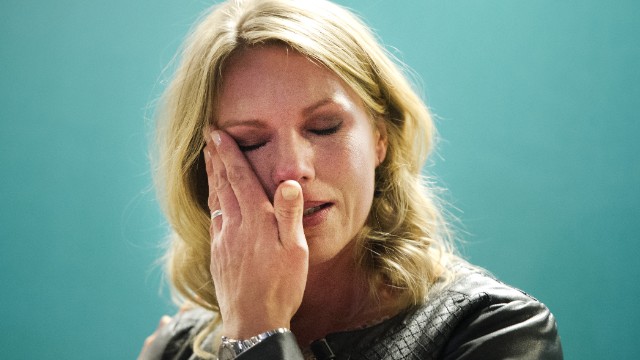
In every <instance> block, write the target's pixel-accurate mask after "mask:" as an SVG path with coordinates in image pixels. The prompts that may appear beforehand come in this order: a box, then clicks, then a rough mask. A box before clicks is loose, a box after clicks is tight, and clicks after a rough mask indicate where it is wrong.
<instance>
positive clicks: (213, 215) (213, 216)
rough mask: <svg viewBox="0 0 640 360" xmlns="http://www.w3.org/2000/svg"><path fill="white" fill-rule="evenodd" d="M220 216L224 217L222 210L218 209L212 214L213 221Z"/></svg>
mask: <svg viewBox="0 0 640 360" xmlns="http://www.w3.org/2000/svg"><path fill="white" fill-rule="evenodd" d="M218 216H222V210H220V209H218V210H216V211H214V212H212V213H211V220H213V219H215V218H217V217H218Z"/></svg>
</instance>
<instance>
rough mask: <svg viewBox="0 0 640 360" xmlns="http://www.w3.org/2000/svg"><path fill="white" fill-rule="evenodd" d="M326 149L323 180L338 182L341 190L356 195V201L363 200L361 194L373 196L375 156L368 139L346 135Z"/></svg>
mask: <svg viewBox="0 0 640 360" xmlns="http://www.w3.org/2000/svg"><path fill="white" fill-rule="evenodd" d="M360 135H362V134H360ZM326 149H327V151H326V152H325V156H323V161H322V163H323V164H324V168H325V179H329V181H337V182H339V183H340V187H341V188H343V189H349V190H350V194H352V195H356V194H357V197H358V199H357V200H358V201H363V200H365V199H363V198H362V197H363V195H362V194H368V193H371V194H373V183H374V179H375V164H376V156H375V152H374V148H373V146H372V144H371V141H369V138H368V137H366V136H357V134H356V135H348V136H345V137H344V138H342V139H341V141H339V142H336V143H335V144H332V146H328V147H327V148H326ZM327 174H328V177H327ZM371 196H373V195H371ZM354 201H355V200H354Z"/></svg>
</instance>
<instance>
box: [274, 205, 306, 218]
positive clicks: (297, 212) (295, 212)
mask: <svg viewBox="0 0 640 360" xmlns="http://www.w3.org/2000/svg"><path fill="white" fill-rule="evenodd" d="M276 216H278V217H279V218H282V219H296V218H298V217H302V209H301V208H299V207H297V206H293V207H290V206H281V207H278V208H277V209H276Z"/></svg>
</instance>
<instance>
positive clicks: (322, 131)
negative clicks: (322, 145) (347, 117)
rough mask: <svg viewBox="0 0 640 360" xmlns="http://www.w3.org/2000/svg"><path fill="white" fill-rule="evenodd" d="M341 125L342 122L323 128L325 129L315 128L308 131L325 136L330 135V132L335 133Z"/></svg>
mask: <svg viewBox="0 0 640 360" xmlns="http://www.w3.org/2000/svg"><path fill="white" fill-rule="evenodd" d="M341 126H342V123H340V124H338V125H336V126H333V127H330V128H325V129H315V130H309V131H310V132H312V133H314V134H315V135H320V136H326V135H331V134H335V133H337V132H338V130H340V127H341Z"/></svg>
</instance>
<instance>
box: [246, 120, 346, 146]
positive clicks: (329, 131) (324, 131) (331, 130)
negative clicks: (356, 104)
mask: <svg viewBox="0 0 640 360" xmlns="http://www.w3.org/2000/svg"><path fill="white" fill-rule="evenodd" d="M340 127H342V123H340V124H338V125H336V126H334V127H330V128H326V129H317V130H309V131H310V132H311V133H313V134H314V135H318V136H329V135H333V134H335V133H337V132H338V130H340ZM264 144H266V142H263V143H258V144H254V145H243V146H240V145H239V146H238V148H239V149H240V151H242V152H250V151H253V150H258V149H259V148H261V147H262V146H264Z"/></svg>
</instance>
